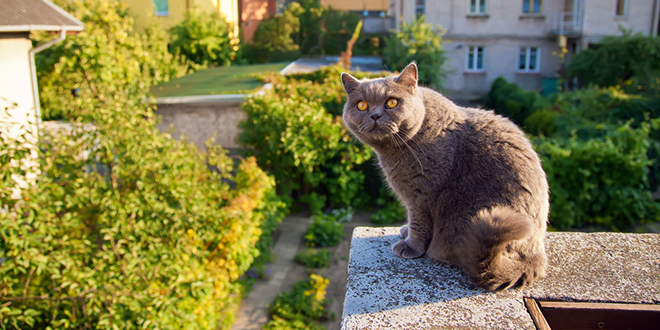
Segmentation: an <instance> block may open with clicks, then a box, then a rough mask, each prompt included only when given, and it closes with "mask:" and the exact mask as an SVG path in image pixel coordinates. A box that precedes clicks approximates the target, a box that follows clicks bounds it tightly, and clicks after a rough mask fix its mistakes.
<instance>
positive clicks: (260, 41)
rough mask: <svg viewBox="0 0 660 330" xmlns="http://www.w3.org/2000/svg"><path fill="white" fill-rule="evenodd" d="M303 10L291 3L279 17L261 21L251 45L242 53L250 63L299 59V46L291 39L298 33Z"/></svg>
mask: <svg viewBox="0 0 660 330" xmlns="http://www.w3.org/2000/svg"><path fill="white" fill-rule="evenodd" d="M303 12H304V9H302V7H300V4H298V3H297V2H293V3H291V4H290V5H289V6H288V7H287V9H286V10H285V11H284V12H283V13H282V14H281V15H279V16H271V17H270V18H268V19H265V20H262V21H261V23H259V26H257V30H256V31H255V32H254V37H253V39H252V42H253V45H252V46H250V47H249V49H247V50H246V52H245V53H244V56H245V58H247V59H248V61H250V62H252V63H267V62H282V61H287V60H295V59H297V58H298V57H300V46H298V45H297V44H296V42H295V40H294V39H293V37H294V36H295V35H296V34H297V33H298V32H299V31H300V19H299V18H298V16H300V15H301V14H302V13H303Z"/></svg>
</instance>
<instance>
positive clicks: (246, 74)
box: [151, 62, 289, 97]
mask: <svg viewBox="0 0 660 330" xmlns="http://www.w3.org/2000/svg"><path fill="white" fill-rule="evenodd" d="M288 64H289V62H282V63H268V64H253V65H235V66H230V67H217V68H211V69H206V70H202V71H197V72H195V73H193V74H191V75H189V76H185V77H181V78H179V79H173V80H170V81H168V82H166V83H162V84H158V85H156V86H154V87H152V88H151V93H152V94H153V96H155V97H172V96H196V95H219V94H244V93H249V92H251V91H253V90H254V89H255V88H257V87H259V86H261V85H263V83H262V82H260V81H258V80H257V79H256V78H254V77H252V74H254V73H260V72H267V71H280V70H282V69H284V67H286V66H287V65H288Z"/></svg>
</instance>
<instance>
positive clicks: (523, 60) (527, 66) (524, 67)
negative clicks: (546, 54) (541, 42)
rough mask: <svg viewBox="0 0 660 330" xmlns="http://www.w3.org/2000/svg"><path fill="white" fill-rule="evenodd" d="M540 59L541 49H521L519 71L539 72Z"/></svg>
mask: <svg viewBox="0 0 660 330" xmlns="http://www.w3.org/2000/svg"><path fill="white" fill-rule="evenodd" d="M540 59H541V52H540V48H538V47H520V53H519V55H518V71H522V72H538V71H539V63H540Z"/></svg>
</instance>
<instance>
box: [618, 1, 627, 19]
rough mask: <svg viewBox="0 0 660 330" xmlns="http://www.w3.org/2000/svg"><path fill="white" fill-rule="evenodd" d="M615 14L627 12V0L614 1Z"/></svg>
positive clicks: (625, 13)
mask: <svg viewBox="0 0 660 330" xmlns="http://www.w3.org/2000/svg"><path fill="white" fill-rule="evenodd" d="M615 14H616V16H626V15H627V14H628V0H617V1H616V12H615Z"/></svg>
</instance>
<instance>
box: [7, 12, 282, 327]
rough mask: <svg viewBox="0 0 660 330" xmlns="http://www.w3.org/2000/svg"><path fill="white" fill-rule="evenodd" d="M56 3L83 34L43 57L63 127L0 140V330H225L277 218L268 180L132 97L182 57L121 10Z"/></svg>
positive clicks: (53, 108) (47, 93)
mask: <svg viewBox="0 0 660 330" xmlns="http://www.w3.org/2000/svg"><path fill="white" fill-rule="evenodd" d="M62 5H63V6H64V7H66V9H67V10H68V11H69V12H71V13H73V14H74V15H76V16H77V17H79V18H80V19H81V20H82V21H83V22H84V23H85V31H84V32H83V33H81V34H79V35H78V36H75V37H73V36H69V37H67V41H66V44H65V45H61V46H58V47H56V48H55V49H52V52H45V54H44V57H43V62H42V65H44V66H45V65H46V63H47V62H48V63H51V64H52V65H53V69H52V70H51V71H42V73H43V75H42V76H41V77H40V86H42V87H43V88H42V90H41V99H42V101H43V104H44V110H45V112H47V113H50V114H53V115H54V114H59V116H61V117H63V118H68V119H69V122H68V123H66V124H64V125H62V126H59V127H57V128H53V129H44V130H43V136H42V137H41V138H40V141H39V143H38V144H37V145H34V144H32V143H25V142H26V138H25V137H22V138H19V139H18V140H10V139H9V138H8V137H7V136H5V135H0V173H3V174H2V175H0V210H1V211H0V306H2V307H0V326H2V327H4V328H27V327H30V328H38V329H48V328H50V329H68V328H76V329H78V328H102V329H138V328H159V329H175V328H176V329H181V328H184V329H200V328H202V329H211V328H213V329H215V328H217V327H223V326H224V325H226V324H227V323H230V322H231V318H232V317H233V311H234V310H235V309H236V306H237V303H238V301H239V299H240V297H241V294H242V291H243V287H242V285H241V284H240V283H239V281H238V279H239V278H240V276H241V275H242V274H243V273H245V272H246V270H247V269H248V268H249V267H250V266H251V265H252V264H253V261H254V260H255V258H256V257H257V256H258V255H259V254H260V251H266V250H268V248H269V245H268V241H267V240H265V241H264V242H262V241H261V240H260V238H261V237H262V234H263V233H264V232H267V233H268V232H270V231H272V228H273V227H274V225H276V224H277V223H278V222H279V221H280V220H281V218H282V216H283V214H282V210H283V203H282V202H281V201H280V200H279V198H278V197H277V195H276V194H275V191H274V190H275V188H274V184H275V182H274V179H273V178H272V177H269V176H268V175H267V174H266V173H264V172H263V171H262V170H261V169H260V168H259V167H258V166H257V162H256V160H255V159H254V158H250V157H246V158H245V159H243V160H242V161H236V164H235V163H234V160H232V159H230V158H228V157H227V155H226V151H225V150H223V149H222V148H221V147H220V146H217V145H214V144H213V143H209V144H207V148H208V151H207V152H201V151H199V150H198V149H197V148H196V147H195V146H194V145H191V144H188V143H185V142H179V141H176V140H173V139H172V138H171V137H169V136H168V135H164V134H160V133H159V131H158V129H157V128H156V126H155V124H156V122H157V120H156V118H155V116H154V114H153V112H152V109H151V107H150V106H149V105H146V104H142V99H143V97H144V96H145V95H146V93H147V92H148V89H149V87H150V86H151V85H152V84H153V83H155V82H157V81H160V80H163V79H169V77H172V76H176V75H177V74H180V73H184V72H186V69H185V65H179V64H178V62H176V61H173V57H171V55H169V53H168V52H167V49H166V42H165V39H164V38H161V37H158V36H157V35H155V36H154V35H151V36H147V35H140V34H137V35H133V34H132V33H130V32H131V28H132V21H131V20H130V19H129V18H127V17H126V16H125V15H124V10H125V5H123V4H121V2H114V1H109V0H100V1H94V2H81V1H75V2H68V1H66V2H65V1H62ZM161 33H162V32H161ZM161 36H162V35H161ZM44 38H46V36H44ZM73 87H76V88H80V92H79V94H78V97H74V96H73V95H71V92H70V89H71V88H73ZM51 118H52V116H51ZM17 160H18V161H19V162H17ZM22 160H24V163H25V164H26V166H19V165H20V161H22ZM209 165H210V166H209ZM16 178H24V179H25V180H24V181H26V184H25V188H23V189H20V190H19V193H18V195H17V196H14V197H12V196H11V195H12V191H16V189H15V187H16V181H15V179H16Z"/></svg>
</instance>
